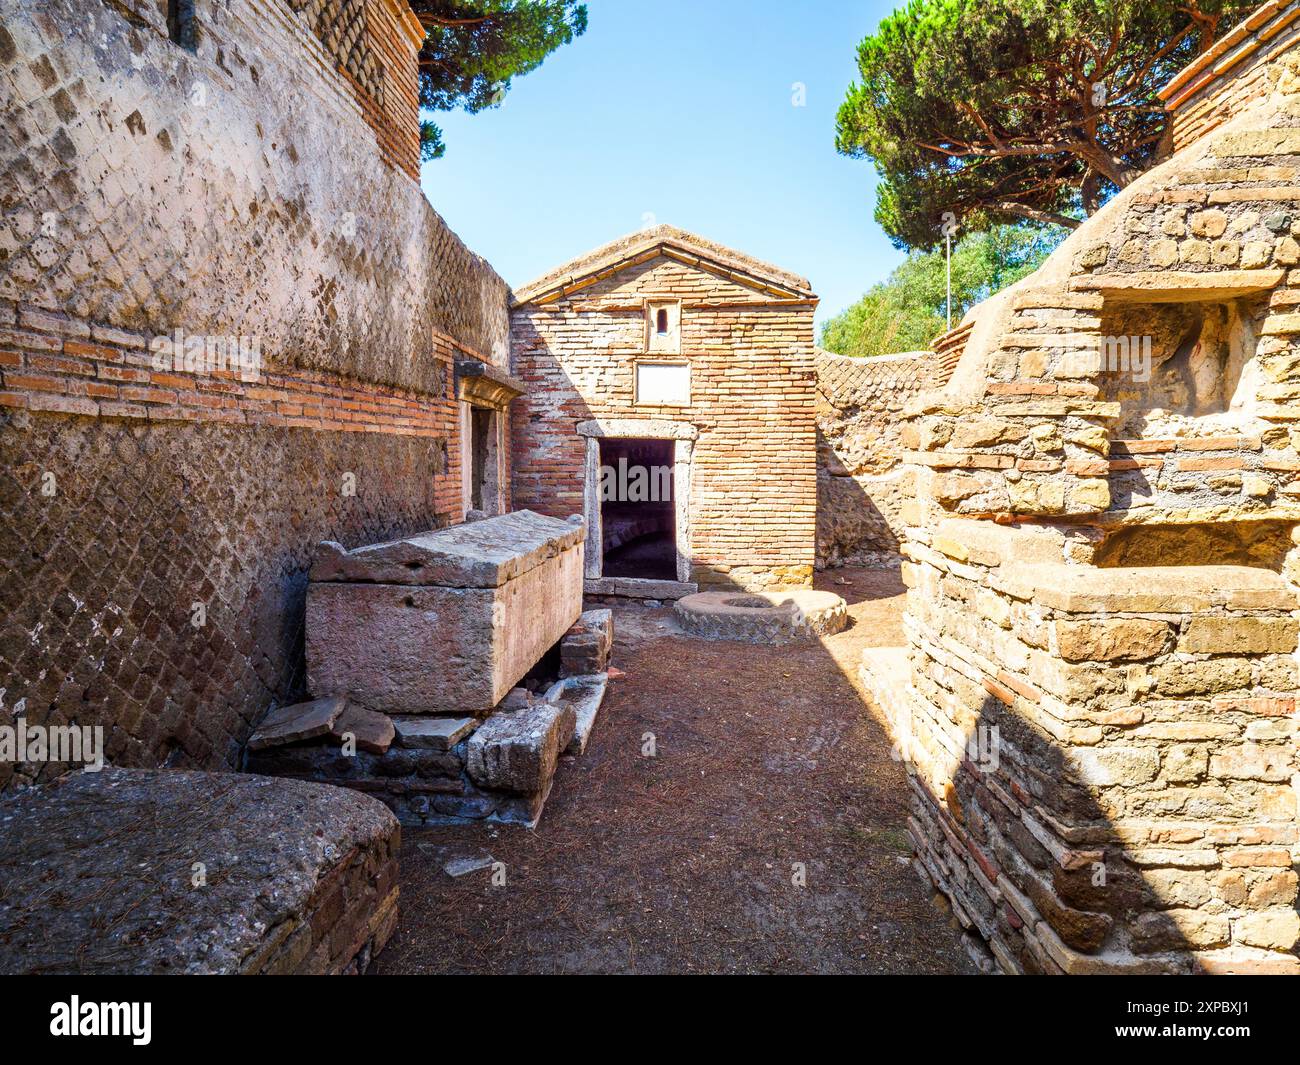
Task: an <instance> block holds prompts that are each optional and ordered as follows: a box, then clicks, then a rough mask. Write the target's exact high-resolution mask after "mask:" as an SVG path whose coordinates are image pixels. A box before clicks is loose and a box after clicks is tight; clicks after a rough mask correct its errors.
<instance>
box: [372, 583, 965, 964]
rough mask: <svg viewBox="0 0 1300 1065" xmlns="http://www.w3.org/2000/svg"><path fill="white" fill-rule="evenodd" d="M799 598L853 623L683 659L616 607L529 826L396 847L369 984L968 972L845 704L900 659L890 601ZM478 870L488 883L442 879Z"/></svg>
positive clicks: (865, 720) (893, 784)
mask: <svg viewBox="0 0 1300 1065" xmlns="http://www.w3.org/2000/svg"><path fill="white" fill-rule="evenodd" d="M842 581H847V582H848V583H840V582H842ZM818 586H819V587H825V588H830V589H831V590H834V591H837V592H839V593H840V594H841V595H843V596H844V598H845V599H846V600H848V602H849V603H850V612H851V614H852V616H853V622H854V623H853V625H852V626H851V627H850V628H849V629H848V630H847V631H846V632H844V633H841V634H840V635H838V636H834V637H831V638H829V639H827V640H825V641H824V644H817V643H813V644H809V645H796V646H794V647H792V646H788V645H787V646H785V647H757V646H753V645H749V644H741V643H733V642H726V641H713V642H710V641H704V640H696V639H692V638H689V637H686V636H684V635H682V634H681V633H680V632H679V631H678V630H677V629H676V626H675V625H674V624H673V621H672V612H671V610H670V609H667V608H661V609H651V608H646V607H642V606H631V605H629V606H620V607H617V608H615V616H614V626H615V633H616V642H615V657H614V663H615V665H616V666H617V667H618V668H619V669H622V670H624V671H625V673H626V676H624V677H622V678H621V679H617V680H614V681H612V682H611V684H610V691H609V694H608V695H607V696H606V699H605V704H604V706H603V707H602V709H601V712H600V717H599V719H598V720H597V723H596V728H595V732H594V733H593V735H592V739H591V744H590V746H588V748H587V752H586V754H585V755H583V756H582V757H581V758H578V759H565V760H564V762H563V763H562V764H561V766H560V768H559V770H558V772H557V774H556V780H555V785H554V787H553V790H552V792H551V797H550V800H549V801H548V803H547V805H546V810H545V812H544V813H543V815H542V819H541V823H540V824H539V825H538V827H537V828H536V829H535V830H533V831H528V830H526V829H522V828H518V827H515V826H510V825H491V824H481V825H461V826H449V827H446V828H437V829H423V830H410V829H407V830H403V844H402V859H401V862H402V902H401V907H402V917H401V923H400V925H399V928H398V932H397V934H396V936H395V937H394V938H393V940H392V941H391V942H390V944H389V946H388V948H387V949H386V950H385V951H384V952H383V954H382V955H381V956H380V958H379V961H378V966H377V967H378V970H379V971H380V972H382V973H434V972H437V973H519V972H526V973H679V972H700V973H776V972H783V973H784V972H799V973H803V972H815V973H967V972H972V971H973V968H972V967H971V965H970V963H969V962H968V961H967V958H966V954H965V951H964V950H963V949H962V946H961V943H960V938H959V934H958V931H957V929H956V925H955V923H954V922H953V921H952V919H951V917H950V916H949V915H948V914H947V913H946V911H944V910H943V909H942V908H941V907H940V906H939V905H938V904H937V902H936V901H935V900H934V899H933V898H932V895H931V892H930V890H929V889H928V888H927V887H926V886H925V885H924V884H923V883H922V882H921V880H920V879H919V878H918V877H917V876H916V874H915V873H914V872H913V871H912V870H911V869H910V868H909V866H908V853H909V848H908V843H907V837H906V834H905V832H904V825H905V819H906V801H907V799H906V784H905V781H904V774H903V770H902V767H901V766H900V764H899V763H898V762H896V761H894V760H893V759H892V758H891V757H890V744H889V741H888V739H887V738H886V734H885V731H884V729H883V727H882V726H881V724H880V722H879V721H878V719H877V718H876V717H875V716H874V711H872V710H870V709H869V708H868V707H867V706H865V705H864V702H863V699H862V697H861V694H860V692H859V691H858V689H857V687H856V685H857V661H858V655H859V652H860V651H861V649H862V648H863V647H864V646H868V645H889V644H893V645H897V644H899V643H901V642H902V639H903V637H902V632H901V628H900V624H899V614H900V605H901V599H900V598H899V596H900V595H901V593H902V591H903V588H902V585H901V583H900V582H899V580H898V577H897V575H896V574H893V573H888V572H883V571H873V570H852V569H842V570H835V571H831V572H829V573H827V574H823V575H821V576H820V577H819V581H818ZM651 746H652V747H653V754H648V753H643V752H646V751H649V750H651ZM487 855H490V856H491V858H492V859H493V860H494V861H495V862H499V863H503V865H501V866H497V867H496V879H497V880H501V879H502V877H504V881H505V882H504V884H494V883H493V878H494V871H493V868H491V867H487V868H483V869H479V870H477V871H475V872H472V873H469V874H466V875H463V876H461V877H460V878H458V879H453V878H452V877H451V876H449V875H448V874H447V873H445V872H444V871H443V868H442V866H443V863H444V862H445V861H447V860H448V858H452V857H479V858H481V859H485V858H486V856H487ZM801 871H802V874H803V875H802V876H800V875H799V874H800V872H801ZM798 881H802V882H798Z"/></svg>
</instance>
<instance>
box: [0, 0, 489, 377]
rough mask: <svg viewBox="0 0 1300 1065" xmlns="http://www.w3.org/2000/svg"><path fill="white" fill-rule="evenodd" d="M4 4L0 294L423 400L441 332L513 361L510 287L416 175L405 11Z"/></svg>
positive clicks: (343, 6)
mask: <svg viewBox="0 0 1300 1065" xmlns="http://www.w3.org/2000/svg"><path fill="white" fill-rule="evenodd" d="M4 6H5V18H4V22H3V30H2V31H0V67H3V68H4V69H6V70H10V71H11V74H10V76H9V77H7V78H6V79H4V80H3V84H4V89H3V90H0V92H3V93H4V94H6V99H5V101H4V111H5V115H6V118H7V119H8V120H9V122H10V132H11V136H9V137H7V138H5V140H4V144H3V145H0V175H3V176H4V177H5V179H6V187H12V188H20V189H23V190H25V202H24V204H23V205H22V206H21V207H20V208H19V209H18V210H16V211H15V212H13V214H12V215H11V216H10V224H9V226H8V227H7V228H6V229H5V231H4V233H3V234H0V246H2V247H3V251H4V252H5V253H6V254H4V255H3V256H0V298H5V299H12V300H16V301H19V302H21V303H24V304H28V305H33V306H36V307H39V308H41V309H42V310H45V311H52V312H56V313H61V314H65V315H68V316H71V317H73V318H76V319H79V320H82V321H88V322H91V323H96V324H98V325H100V326H103V327H113V328H117V329H120V330H125V331H129V332H131V333H132V334H135V335H140V334H144V335H146V336H148V335H151V334H152V335H164V336H169V337H170V336H173V335H174V334H175V333H176V331H177V330H180V331H181V332H182V333H183V334H185V335H186V336H190V337H193V336H197V335H207V336H218V337H231V336H239V337H247V338H250V340H251V339H256V341H257V342H258V344H259V345H260V350H261V355H262V359H263V360H264V362H265V363H266V364H267V365H271V366H275V365H278V366H281V367H284V368H292V369H301V370H318V371H325V372H335V373H343V374H346V375H348V376H350V377H353V378H356V379H359V380H362V381H366V382H373V383H377V384H383V385H391V386H396V387H401V388H405V389H410V390H414V391H419V392H424V393H429V394H433V395H441V394H443V393H444V392H446V391H447V390H448V388H449V382H448V381H447V380H446V379H445V378H446V372H445V367H444V366H443V364H442V363H441V362H439V361H438V360H437V359H435V358H434V357H433V355H432V346H433V343H434V335H435V334H437V333H440V334H443V335H444V336H446V337H449V338H451V340H452V341H454V342H455V343H456V344H458V345H460V346H462V347H463V348H465V349H467V351H468V352H470V353H472V354H475V355H477V356H479V357H482V358H485V359H487V360H489V361H491V362H493V363H495V364H496V365H504V363H505V362H506V360H507V358H508V333H509V322H508V316H507V311H506V301H507V291H508V290H507V286H506V284H505V282H504V281H503V280H502V279H501V278H500V277H499V276H498V275H497V274H496V272H495V271H494V270H493V269H492V267H491V266H490V265H489V264H488V263H487V262H486V261H484V260H483V259H482V258H481V257H479V256H477V255H475V254H474V253H473V252H472V251H470V250H469V249H468V248H467V247H466V246H465V245H464V243H463V242H462V241H461V240H460V239H459V238H458V237H457V236H456V234H455V233H453V232H452V231H451V230H450V229H449V228H448V227H447V225H446V224H445V223H444V222H443V220H442V219H441V218H440V217H439V216H438V215H437V213H436V212H435V211H433V210H432V208H431V207H430V206H429V204H428V202H427V201H426V200H425V198H424V196H423V194H422V192H421V191H420V188H419V185H418V183H417V181H416V180H415V179H416V178H418V172H419V171H418V168H419V158H418V155H419V148H418V104H417V100H416V65H415V63H416V59H415V55H416V47H417V41H416V38H415V31H414V29H413V28H412V27H411V26H410V23H409V19H407V20H406V21H403V20H402V17H400V16H402V15H403V13H405V14H406V15H409V11H408V10H407V9H406V8H405V6H404V5H398V4H397V3H396V2H395V0H364V2H362V0H356V2H352V0H349V2H347V3H340V2H338V0H334V2H332V3H324V2H314V0H313V2H302V0H292V2H291V0H244V2H240V3H232V2H228V0H197V2H196V3H195V5H194V17H193V27H192V30H191V31H189V33H188V36H186V35H182V36H181V39H180V40H177V39H176V31H175V30H174V29H172V28H169V26H168V25H167V23H166V20H165V19H163V17H162V15H161V13H160V8H161V5H158V4H152V3H145V2H144V0H134V3H122V4H116V5H113V6H109V5H101V4H93V5H85V4H82V3H79V2H76V0H49V2H48V3H43V4H41V5H31V4H18V5H13V4H6V5H4ZM366 42H369V43H368V44H367V43H366ZM19 56H21V57H23V59H22V60H21V61H19V60H17V59H16V57H19Z"/></svg>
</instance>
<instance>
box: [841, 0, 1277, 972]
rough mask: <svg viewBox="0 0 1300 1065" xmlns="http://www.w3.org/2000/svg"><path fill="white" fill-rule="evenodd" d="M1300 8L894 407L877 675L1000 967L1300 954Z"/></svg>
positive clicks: (935, 855)
mask: <svg viewBox="0 0 1300 1065" xmlns="http://www.w3.org/2000/svg"><path fill="white" fill-rule="evenodd" d="M1295 14H1296V11H1295V5H1279V4H1276V3H1270V4H1265V5H1264V6H1263V7H1261V8H1260V9H1259V12H1257V13H1256V15H1254V16H1252V17H1251V18H1250V19H1248V20H1247V23H1246V25H1247V27H1251V26H1253V27H1255V28H1257V29H1259V30H1260V33H1259V41H1257V42H1255V43H1256V45H1258V48H1261V49H1262V48H1263V44H1262V43H1261V42H1262V41H1263V40H1264V39H1265V37H1267V39H1268V40H1269V41H1274V42H1277V44H1278V47H1277V48H1274V47H1273V45H1271V44H1270V45H1269V46H1268V49H1269V50H1268V58H1267V62H1266V63H1263V66H1266V67H1267V72H1266V76H1264V75H1263V74H1261V64H1260V63H1243V64H1242V65H1241V67H1240V68H1239V70H1238V76H1239V81H1238V82H1237V83H1236V86H1235V88H1234V86H1233V85H1231V84H1229V83H1227V82H1224V83H1221V84H1218V85H1214V84H1212V83H1211V82H1209V81H1207V82H1205V83H1204V85H1205V89H1206V91H1208V92H1209V93H1210V94H1211V95H1212V96H1213V97H1214V99H1215V100H1217V101H1219V102H1220V103H1221V104H1222V106H1223V112H1222V114H1220V115H1218V116H1217V117H1216V118H1214V120H1213V121H1210V120H1209V119H1206V121H1205V125H1204V126H1203V127H1194V128H1201V129H1203V130H1204V132H1203V135H1201V136H1199V137H1198V138H1196V139H1192V140H1191V141H1190V142H1187V143H1184V144H1183V146H1182V147H1181V149H1180V150H1179V151H1178V152H1177V153H1176V154H1175V155H1174V156H1173V157H1172V158H1171V159H1169V160H1168V161H1167V162H1166V163H1164V164H1163V165H1161V166H1159V167H1157V168H1155V169H1154V170H1152V171H1150V172H1148V173H1147V174H1145V175H1143V176H1142V177H1141V178H1139V179H1138V180H1137V181H1136V182H1134V183H1133V184H1132V185H1130V186H1129V187H1128V188H1127V189H1125V190H1124V191H1123V192H1122V193H1120V194H1119V195H1118V196H1116V197H1115V198H1114V199H1113V200H1112V201H1111V202H1110V203H1109V204H1108V205H1107V206H1106V207H1105V208H1103V209H1102V210H1101V211H1099V212H1098V213H1097V214H1096V215H1094V216H1093V217H1092V218H1090V219H1089V220H1088V221H1087V222H1086V223H1085V224H1084V225H1083V226H1081V227H1080V229H1079V230H1078V231H1077V232H1075V233H1074V234H1073V235H1072V236H1071V237H1070V239H1069V240H1067V241H1066V242H1065V243H1064V244H1063V245H1062V246H1061V247H1060V248H1059V249H1058V250H1057V251H1056V252H1055V253H1054V254H1053V255H1052V256H1051V258H1049V259H1048V261H1047V262H1046V263H1045V264H1044V266H1043V267H1042V268H1041V269H1040V270H1039V271H1037V272H1036V273H1035V274H1034V275H1032V276H1031V277H1029V278H1026V279H1025V280H1024V281H1022V282H1020V283H1019V284H1017V285H1015V286H1013V287H1011V288H1010V289H1008V290H1006V291H1004V292H1002V293H999V294H998V295H997V296H994V297H993V298H992V299H990V300H988V301H986V302H985V303H984V304H981V305H980V306H979V307H977V308H975V309H974V310H973V311H972V312H971V314H970V315H968V320H967V323H966V324H967V325H968V326H969V330H968V339H967V342H966V344H965V348H964V351H963V354H962V357H961V360H960V362H959V363H958V365H957V367H956V369H955V372H954V374H953V377H952V379H951V381H950V383H949V384H948V385H947V386H946V387H945V388H944V389H942V390H939V391H934V392H929V393H925V394H923V395H921V396H920V397H918V398H917V399H916V400H914V401H913V402H912V404H911V405H910V406H909V409H908V412H907V413H908V419H907V425H906V426H905V427H904V429H903V434H902V439H903V442H904V444H905V446H906V447H907V448H908V449H909V451H908V453H907V461H908V462H909V463H910V464H911V465H912V466H913V467H914V468H915V470H916V481H915V483H916V485H917V499H916V500H915V501H914V502H910V503H909V504H908V505H907V507H905V508H904V512H903V513H904V520H905V533H904V537H903V539H904V544H903V549H902V551H903V555H904V557H905V558H906V559H907V560H908V564H907V565H906V566H905V568H904V580H905V582H906V583H907V584H908V586H909V590H908V600H907V619H906V628H907V633H908V641H909V642H908V648H907V649H906V651H899V652H896V653H895V654H893V655H889V654H880V653H877V652H868V653H867V654H866V655H865V656H864V673H865V675H866V677H867V678H868V683H869V684H870V685H871V687H872V689H873V691H874V692H875V693H876V695H877V698H878V701H879V702H880V704H881V705H882V707H883V708H884V709H885V711H886V713H887V714H888V716H889V717H890V718H891V720H892V721H893V722H894V723H895V728H896V730H897V731H898V733H899V740H900V746H902V747H903V748H905V749H906V751H907V752H908V758H909V760H910V764H911V767H912V769H913V773H914V776H913V780H914V781H915V783H916V795H915V801H914V811H915V819H914V824H913V833H914V837H915V841H916V847H917V854H918V862H919V865H920V867H921V868H922V869H923V870H924V872H925V874H926V875H927V876H928V877H929V878H931V879H932V880H933V881H934V882H935V883H936V884H937V885H938V886H939V887H940V888H941V889H942V890H943V891H944V892H945V893H947V894H948V895H949V897H950V898H951V899H952V900H953V903H954V909H955V912H957V914H958V916H959V918H960V919H961V920H962V921H963V923H964V924H965V925H966V926H967V928H968V930H969V931H970V937H971V943H972V946H973V948H974V949H973V952H974V953H975V954H976V955H977V956H982V957H984V958H986V959H988V962H989V965H990V966H992V965H997V966H998V967H1000V968H1001V969H1003V970H1004V971H1008V972H1020V971H1030V972H1053V973H1054V972H1067V973H1076V972H1133V971H1137V972H1142V971H1161V972H1166V971H1168V972H1188V971H1224V972H1290V973H1295V972H1300V957H1298V955H1297V947H1298V944H1300V917H1298V916H1297V911H1296V900H1297V883H1296V867H1297V864H1300V844H1298V836H1297V831H1298V828H1300V817H1298V816H1297V793H1298V791H1300V744H1298V743H1297V737H1298V735H1300V717H1298V716H1297V711H1296V696H1297V694H1298V693H1300V666H1298V661H1300V660H1298V658H1297V641H1296V633H1297V624H1298V620H1300V609H1297V608H1298V606H1300V599H1298V596H1297V592H1298V590H1300V181H1298V180H1297V179H1298V178H1300V47H1297V45H1296V40H1295V38H1294V36H1293V35H1292V36H1287V34H1289V33H1290V31H1289V30H1287V26H1289V25H1290V21H1291V20H1292V19H1293V17H1294V16H1295ZM1270 20H1272V21H1270ZM1283 31H1286V32H1285V33H1284V32H1283ZM1237 43H1238V45H1239V46H1240V47H1241V48H1242V49H1243V54H1249V53H1250V51H1251V47H1252V46H1251V44H1250V42H1247V43H1245V44H1243V43H1242V39H1241V38H1240V37H1238V38H1237ZM1257 50H1258V49H1257ZM1260 54H1261V55H1263V52H1262V51H1261V52H1260ZM1229 66H1231V64H1229V63H1228V61H1227V60H1226V59H1224V60H1218V59H1216V60H1214V61H1213V62H1212V63H1211V67H1213V68H1214V69H1217V70H1218V71H1220V72H1222V71H1223V70H1224V69H1227V67H1229ZM1208 70H1210V68H1209V67H1203V66H1202V67H1196V68H1193V69H1192V71H1191V73H1190V74H1185V75H1183V76H1180V79H1178V80H1177V81H1176V84H1184V85H1190V84H1193V83H1194V81H1195V79H1197V78H1202V77H1204V76H1208V75H1207V74H1206V71H1208ZM1261 77H1262V78H1263V80H1260V78H1261ZM1189 79H1190V80H1189ZM1167 98H1168V97H1167ZM1189 99H1190V97H1189ZM1179 106H1180V105H1179V103H1178V102H1177V101H1176V100H1174V101H1171V107H1173V108H1174V109H1175V116H1177V114H1178V107H1179ZM1216 106H1217V105H1216ZM1192 128H1193V127H1189V130H1191V129H1192ZM1187 135H1188V136H1193V135H1194V134H1193V133H1191V132H1188V134H1187ZM955 516H956V517H955Z"/></svg>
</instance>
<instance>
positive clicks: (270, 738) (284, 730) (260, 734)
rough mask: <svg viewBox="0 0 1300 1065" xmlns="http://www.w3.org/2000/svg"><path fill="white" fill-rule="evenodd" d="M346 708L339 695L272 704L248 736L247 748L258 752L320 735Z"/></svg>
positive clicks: (331, 725) (330, 727)
mask: <svg viewBox="0 0 1300 1065" xmlns="http://www.w3.org/2000/svg"><path fill="white" fill-rule="evenodd" d="M346 708H347V700H346V699H344V698H343V697H342V696H340V695H332V696H328V697H326V698H324V699H313V700H312V701H311V702H309V703H294V704H293V705H292V706H280V707H276V708H275V709H274V710H272V711H271V712H270V713H269V714H267V715H266V717H265V718H263V719H262V723H261V724H260V725H258V726H257V731H256V732H254V733H253V734H252V735H251V736H250V737H249V738H248V747H249V750H253V751H260V750H262V749H263V748H266V747H279V746H281V745H282V744H285V743H298V742H300V741H302V740H311V739H315V738H316V737H317V736H324V735H326V734H328V733H329V732H330V731H331V730H332V729H333V728H334V724H335V722H337V721H338V719H339V717H340V716H341V715H342V713H343V711H344V710H345V709H346Z"/></svg>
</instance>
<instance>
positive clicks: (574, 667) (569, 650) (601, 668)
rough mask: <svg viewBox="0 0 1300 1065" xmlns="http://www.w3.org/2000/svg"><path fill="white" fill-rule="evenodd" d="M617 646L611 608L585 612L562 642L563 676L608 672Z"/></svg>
mask: <svg viewBox="0 0 1300 1065" xmlns="http://www.w3.org/2000/svg"><path fill="white" fill-rule="evenodd" d="M613 643H614V615H613V613H612V612H611V611H610V610H609V609H608V608H603V609H598V610H586V611H584V612H583V613H582V614H581V615H580V616H579V617H578V620H577V622H576V623H575V624H574V625H573V626H572V627H571V628H570V629H569V631H568V632H567V633H565V634H564V636H563V638H561V640H560V675H561V676H562V677H579V676H589V675H591V674H593V673H603V672H605V667H606V666H608V665H609V654H610V650H611V648H612V646H613Z"/></svg>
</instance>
